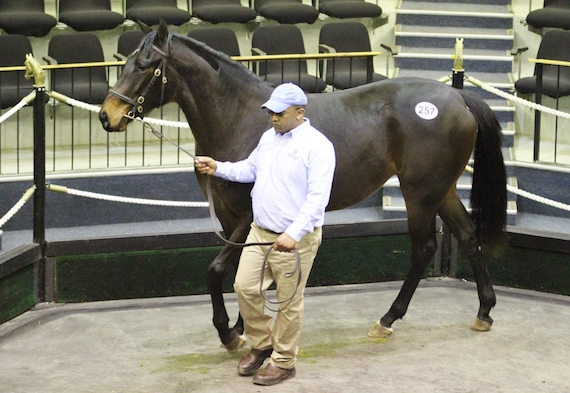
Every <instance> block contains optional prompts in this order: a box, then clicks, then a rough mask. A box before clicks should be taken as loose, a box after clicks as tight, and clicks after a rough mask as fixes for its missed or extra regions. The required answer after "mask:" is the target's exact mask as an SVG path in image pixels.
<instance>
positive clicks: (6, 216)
mask: <svg viewBox="0 0 570 393" xmlns="http://www.w3.org/2000/svg"><path fill="white" fill-rule="evenodd" d="M35 191H36V186H35V185H34V186H33V187H30V188H29V189H28V190H27V191H26V192H25V193H24V195H23V196H22V198H20V200H19V201H18V202H16V204H15V205H14V206H13V207H12V208H11V209H10V210H8V213H6V214H4V217H2V218H1V219H0V228H2V227H3V226H4V224H6V223H7V222H8V221H9V220H10V219H11V218H12V217H14V215H15V214H16V213H17V212H18V211H19V210H20V209H21V208H22V206H24V204H25V203H26V202H27V201H28V199H30V198H31V196H32V195H34V192H35Z"/></svg>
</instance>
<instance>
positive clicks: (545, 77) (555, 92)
mask: <svg viewBox="0 0 570 393" xmlns="http://www.w3.org/2000/svg"><path fill="white" fill-rule="evenodd" d="M536 57H537V58H538V59H547V60H561V61H567V62H568V61H570V31H567V30H550V31H548V32H547V33H546V34H545V35H544V37H542V41H541V42H540V46H539V47H538V54H537V56H536ZM559 73H560V80H559V78H558V75H559ZM515 89H516V90H517V91H518V92H520V93H524V94H534V93H535V92H536V68H535V75H534V76H529V77H525V78H520V79H519V80H517V81H516V82H515ZM542 94H546V95H547V96H549V97H552V98H558V97H565V96H569V95H570V67H558V66H553V65H543V66H542Z"/></svg>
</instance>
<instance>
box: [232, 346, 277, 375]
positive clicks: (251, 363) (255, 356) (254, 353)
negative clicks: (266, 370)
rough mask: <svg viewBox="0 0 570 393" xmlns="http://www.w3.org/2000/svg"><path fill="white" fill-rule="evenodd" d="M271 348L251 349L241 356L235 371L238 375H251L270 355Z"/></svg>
mask: <svg viewBox="0 0 570 393" xmlns="http://www.w3.org/2000/svg"><path fill="white" fill-rule="evenodd" d="M271 352H273V348H269V349H265V350H260V349H252V350H251V351H249V352H248V353H247V354H246V355H245V356H244V357H243V358H241V359H240V361H239V362H238V365H237V372H238V374H239V375H253V374H255V373H256V372H257V370H259V369H260V368H261V366H263V362H264V361H265V359H267V358H268V357H269V356H271Z"/></svg>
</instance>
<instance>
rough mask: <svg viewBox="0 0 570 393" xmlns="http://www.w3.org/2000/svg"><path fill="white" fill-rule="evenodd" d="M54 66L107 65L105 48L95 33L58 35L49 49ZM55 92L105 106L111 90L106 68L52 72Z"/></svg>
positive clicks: (48, 60) (48, 57)
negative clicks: (92, 63) (104, 103)
mask: <svg viewBox="0 0 570 393" xmlns="http://www.w3.org/2000/svg"><path fill="white" fill-rule="evenodd" d="M44 60H46V61H47V62H48V63H50V64H55V63H57V64H73V63H91V62H103V61H105V57H104V55H103V48H102V46H101V42H100V41H99V38H97V36H96V35H94V34H92V33H85V32H82V33H70V34H59V35H56V36H54V37H53V38H52V39H51V40H50V42H49V46H48V56H47V57H44ZM50 76H51V78H50V81H51V89H52V90H54V91H57V92H58V93H61V94H65V95H66V96H68V97H71V98H75V99H76V100H79V101H84V102H88V103H91V104H101V103H103V101H104V100H105V97H106V96H107V93H108V91H109V84H108V82H107V74H106V72H105V68H104V67H95V68H94V67H89V68H75V69H57V70H52V72H51V74H50Z"/></svg>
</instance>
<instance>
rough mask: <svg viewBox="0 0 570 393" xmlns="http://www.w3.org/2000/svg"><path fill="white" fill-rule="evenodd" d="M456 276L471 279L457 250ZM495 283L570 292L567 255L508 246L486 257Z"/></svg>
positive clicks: (564, 292) (569, 260)
mask: <svg viewBox="0 0 570 393" xmlns="http://www.w3.org/2000/svg"><path fill="white" fill-rule="evenodd" d="M458 254H459V255H458V262H457V269H456V273H455V277H457V278H465V279H467V280H469V281H472V280H473V273H472V270H471V265H470V264H469V261H468V260H467V258H466V257H465V255H464V254H463V253H462V252H459V253H458ZM486 263H487V269H488V270H489V274H490V275H491V280H492V282H493V284H495V285H502V286H506V287H512V288H523V289H531V290H535V291H541V292H548V293H554V294H559V295H570V255H569V254H565V253H556V252H551V251H540V250H533V249H528V248H520V247H508V248H507V249H506V250H505V253H504V254H503V255H502V256H500V257H498V258H487V260H486Z"/></svg>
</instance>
